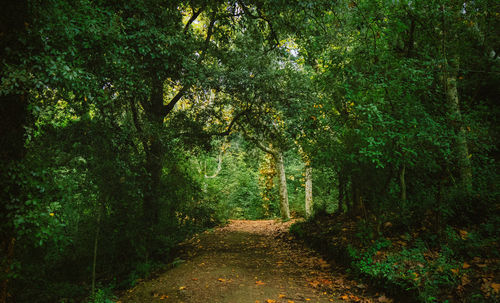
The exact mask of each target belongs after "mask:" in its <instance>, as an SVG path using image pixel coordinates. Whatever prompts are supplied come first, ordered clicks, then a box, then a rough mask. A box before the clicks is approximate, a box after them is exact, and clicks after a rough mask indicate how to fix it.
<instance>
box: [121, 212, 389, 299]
mask: <svg viewBox="0 0 500 303" xmlns="http://www.w3.org/2000/svg"><path fill="white" fill-rule="evenodd" d="M290 224H291V223H290V222H288V223H278V222H275V221H271V220H260V221H243V220H241V221H240V220H235V221H231V222H230V224H229V225H228V226H226V227H223V228H218V229H215V230H213V231H210V232H205V233H203V234H200V235H198V236H196V237H194V238H193V239H191V240H189V241H187V242H186V243H184V244H182V249H183V256H182V259H183V260H185V261H184V262H182V263H181V264H179V265H178V266H176V267H174V268H172V269H170V270H168V271H166V272H164V273H162V274H160V275H159V276H158V277H157V278H156V279H154V280H151V281H146V282H141V283H139V284H138V285H137V286H136V287H134V288H133V289H130V290H128V291H127V292H126V293H125V294H124V295H123V296H122V297H121V298H120V299H119V301H118V302H122V303H132V302H134V303H141V302H177V303H179V302H185V303H198V302H199V303H202V302H203V303H247V302H248V303H266V302H268V303H299V302H310V303H313V302H318V303H323V302H379V300H378V299H375V300H374V299H372V298H370V297H368V296H363V295H362V294H363V292H364V291H365V290H366V287H365V286H364V285H363V284H358V283H356V282H355V281H351V280H349V279H347V278H346V276H345V275H343V274H340V273H336V270H332V269H331V268H330V265H329V264H328V263H327V262H326V261H324V260H323V259H322V258H321V257H320V256H319V255H318V254H317V253H315V252H313V251H312V250H309V249H307V248H305V247H304V246H303V245H301V244H299V243H296V242H295V241H294V240H293V238H292V237H291V236H290V234H289V233H288V232H287V231H288V228H289V226H290ZM380 302H381V301H380Z"/></svg>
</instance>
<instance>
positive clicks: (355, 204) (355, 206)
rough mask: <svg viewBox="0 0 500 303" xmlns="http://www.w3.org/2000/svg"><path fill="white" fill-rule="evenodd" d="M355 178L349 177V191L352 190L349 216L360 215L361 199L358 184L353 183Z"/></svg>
mask: <svg viewBox="0 0 500 303" xmlns="http://www.w3.org/2000/svg"><path fill="white" fill-rule="evenodd" d="M355 178H356V176H354V175H353V176H351V187H352V188H351V189H352V208H351V209H350V214H351V215H353V216H355V215H359V214H360V213H361V208H362V197H361V190H360V188H359V184H358V182H357V181H355Z"/></svg>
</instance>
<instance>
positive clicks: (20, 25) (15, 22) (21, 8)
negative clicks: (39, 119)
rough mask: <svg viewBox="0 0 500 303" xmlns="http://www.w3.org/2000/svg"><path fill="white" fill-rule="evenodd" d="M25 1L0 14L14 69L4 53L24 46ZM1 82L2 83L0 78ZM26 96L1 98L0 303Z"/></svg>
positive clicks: (10, 259) (2, 39)
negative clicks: (22, 37) (0, 278)
mask: <svg viewBox="0 0 500 303" xmlns="http://www.w3.org/2000/svg"><path fill="white" fill-rule="evenodd" d="M28 13H29V10H28V1H26V0H18V1H4V2H3V3H2V9H1V10H0V33H1V35H0V62H5V63H7V64H9V65H12V66H16V65H17V64H20V63H21V62H18V61H19V59H20V58H16V57H17V56H14V58H9V57H8V56H9V55H8V53H7V51H6V50H8V49H10V50H11V53H14V54H15V53H17V51H18V50H22V49H24V48H25V47H26V46H25V45H24V44H23V43H22V42H21V39H19V38H20V37H21V36H22V35H24V33H25V31H26V26H25V24H31V23H32V22H31V20H30V16H29V14H28ZM0 82H2V79H1V78H0ZM27 105H28V102H27V98H26V95H25V94H23V93H20V94H10V95H2V96H0V188H1V190H0V201H1V202H0V243H1V245H0V271H2V276H3V279H2V280H1V281H0V303H5V302H8V301H9V300H10V299H9V280H8V278H9V276H10V274H11V273H10V271H11V267H12V264H13V263H14V260H15V248H16V232H15V229H14V224H13V222H12V218H13V217H14V216H13V215H12V214H13V213H15V212H16V211H17V210H18V209H20V208H22V205H21V202H22V201H20V199H19V197H20V196H21V193H22V188H21V186H20V185H19V183H18V182H16V181H15V178H13V177H12V175H11V174H10V172H11V171H10V169H11V168H13V167H15V166H16V164H17V163H19V162H20V161H22V160H23V159H24V156H25V153H26V149H25V147H24V143H25V137H24V135H25V128H24V127H25V124H26V120H27V117H28V108H27Z"/></svg>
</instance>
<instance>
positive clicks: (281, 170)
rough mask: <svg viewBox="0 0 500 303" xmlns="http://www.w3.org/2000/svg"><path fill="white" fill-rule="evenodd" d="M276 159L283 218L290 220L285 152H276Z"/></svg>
mask: <svg viewBox="0 0 500 303" xmlns="http://www.w3.org/2000/svg"><path fill="white" fill-rule="evenodd" d="M274 159H275V161H276V169H277V171H278V178H279V192H280V212H281V218H283V220H289V219H290V208H289V206H288V191H287V188H286V174H285V163H284V161H283V153H282V152H281V151H277V152H276V153H275V154H274Z"/></svg>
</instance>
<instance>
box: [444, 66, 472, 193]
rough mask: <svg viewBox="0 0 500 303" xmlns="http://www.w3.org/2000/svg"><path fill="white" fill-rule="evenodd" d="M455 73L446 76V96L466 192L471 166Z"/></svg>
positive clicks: (470, 185) (470, 188)
mask: <svg viewBox="0 0 500 303" xmlns="http://www.w3.org/2000/svg"><path fill="white" fill-rule="evenodd" d="M456 73H457V72H456V71H451V72H449V73H448V75H447V77H446V97H447V99H448V105H449V108H450V114H451V117H452V120H453V121H454V122H455V123H454V124H455V125H457V141H456V149H457V156H458V168H459V170H460V181H461V185H462V186H463V187H464V189H465V190H466V191H467V192H470V191H471V190H472V166H471V163H470V157H469V148H468V146H467V139H466V133H465V127H464V124H463V121H462V113H461V111H460V103H459V98H458V90H457V76H456Z"/></svg>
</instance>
